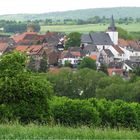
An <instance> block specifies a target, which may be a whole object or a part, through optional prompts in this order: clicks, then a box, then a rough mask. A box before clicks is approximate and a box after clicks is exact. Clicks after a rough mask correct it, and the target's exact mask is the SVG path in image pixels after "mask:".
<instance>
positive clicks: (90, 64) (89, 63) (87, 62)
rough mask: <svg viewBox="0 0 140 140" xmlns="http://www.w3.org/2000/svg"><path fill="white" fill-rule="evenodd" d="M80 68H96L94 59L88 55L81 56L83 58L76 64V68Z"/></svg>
mask: <svg viewBox="0 0 140 140" xmlns="http://www.w3.org/2000/svg"><path fill="white" fill-rule="evenodd" d="M82 68H90V69H93V70H96V61H95V60H93V59H91V58H89V57H85V58H83V60H82V61H81V62H80V64H79V66H78V69H82Z"/></svg>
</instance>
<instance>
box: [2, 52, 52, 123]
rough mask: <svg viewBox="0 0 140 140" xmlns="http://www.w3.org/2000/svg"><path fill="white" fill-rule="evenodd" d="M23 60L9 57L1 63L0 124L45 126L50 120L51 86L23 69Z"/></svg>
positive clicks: (23, 58) (3, 58) (19, 55)
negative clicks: (42, 124)
mask: <svg viewBox="0 0 140 140" xmlns="http://www.w3.org/2000/svg"><path fill="white" fill-rule="evenodd" d="M25 60H26V57H25V56H24V55H23V54H20V53H12V54H8V55H5V56H3V57H2V59H1V61H0V66H1V67H0V108H1V110H2V111H0V113H1V116H3V117H2V118H1V121H5V120H9V121H13V120H19V121H20V122H23V123H28V122H32V121H39V122H44V121H46V120H47V118H48V117H49V100H50V99H51V96H52V93H53V90H52V86H51V84H50V83H49V82H48V81H46V80H43V79H40V78H39V77H37V76H33V75H32V73H28V72H27V70H26V69H25V62H26V61H25Z"/></svg>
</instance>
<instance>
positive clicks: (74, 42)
mask: <svg viewBox="0 0 140 140" xmlns="http://www.w3.org/2000/svg"><path fill="white" fill-rule="evenodd" d="M67 38H68V40H67V41H66V44H65V48H66V49H68V48H69V47H80V44H81V34H80V33H78V32H72V33H70V34H69V35H68V36H67Z"/></svg>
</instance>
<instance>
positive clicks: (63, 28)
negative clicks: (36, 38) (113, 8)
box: [41, 23, 140, 33]
mask: <svg viewBox="0 0 140 140" xmlns="http://www.w3.org/2000/svg"><path fill="white" fill-rule="evenodd" d="M108 26H109V25H108V24H105V25H103V24H86V25H53V26H42V27H41V33H45V32H46V31H56V32H65V33H70V32H75V31H76V32H81V33H86V32H89V31H105V30H106V29H107V27H108ZM116 26H119V27H122V28H123V29H125V30H127V31H128V32H132V31H133V32H138V31H140V23H133V24H128V25H125V24H119V25H116Z"/></svg>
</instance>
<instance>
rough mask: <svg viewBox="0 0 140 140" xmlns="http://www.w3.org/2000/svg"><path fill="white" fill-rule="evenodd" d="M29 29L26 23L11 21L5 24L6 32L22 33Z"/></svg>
mask: <svg viewBox="0 0 140 140" xmlns="http://www.w3.org/2000/svg"><path fill="white" fill-rule="evenodd" d="M26 29H27V25H26V24H24V23H12V24H11V23H10V24H6V25H4V31H5V32H6V33H17V32H18V33H22V32H25V31H26Z"/></svg>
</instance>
